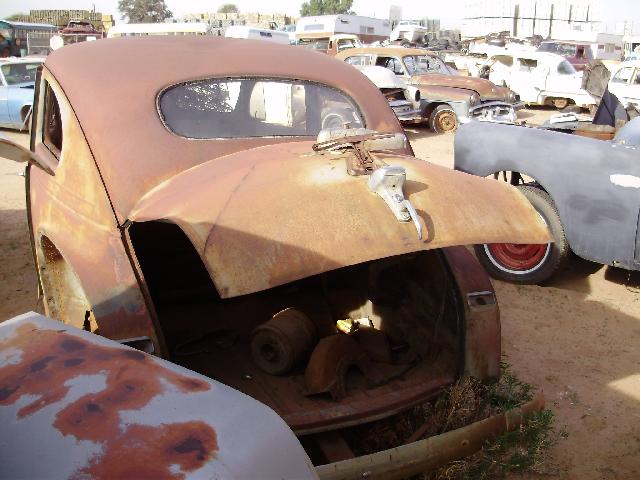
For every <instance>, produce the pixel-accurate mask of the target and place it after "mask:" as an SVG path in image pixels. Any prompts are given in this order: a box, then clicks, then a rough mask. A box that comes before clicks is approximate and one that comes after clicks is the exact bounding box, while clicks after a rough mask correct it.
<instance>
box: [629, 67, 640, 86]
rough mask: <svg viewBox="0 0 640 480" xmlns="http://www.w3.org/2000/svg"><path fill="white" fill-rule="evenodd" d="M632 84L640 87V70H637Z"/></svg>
mask: <svg viewBox="0 0 640 480" xmlns="http://www.w3.org/2000/svg"><path fill="white" fill-rule="evenodd" d="M631 83H633V84H634V85H640V68H636V71H635V75H634V76H633V80H631Z"/></svg>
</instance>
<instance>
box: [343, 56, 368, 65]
mask: <svg viewBox="0 0 640 480" xmlns="http://www.w3.org/2000/svg"><path fill="white" fill-rule="evenodd" d="M345 61H346V62H347V63H348V64H349V65H357V66H359V67H365V66H367V65H371V58H370V57H369V56H367V55H356V56H354V57H347V59H346V60H345Z"/></svg>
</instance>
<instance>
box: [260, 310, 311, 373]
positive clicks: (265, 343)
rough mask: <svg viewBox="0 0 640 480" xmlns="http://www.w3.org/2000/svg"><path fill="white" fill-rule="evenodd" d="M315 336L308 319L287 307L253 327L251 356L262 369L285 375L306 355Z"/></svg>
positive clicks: (306, 356)
mask: <svg viewBox="0 0 640 480" xmlns="http://www.w3.org/2000/svg"><path fill="white" fill-rule="evenodd" d="M317 340H318V335H317V332H316V327H315V325H314V324H313V322H312V321H311V319H310V318H309V317H308V316H306V315H305V314H304V313H303V312H301V311H300V310H298V309H296V308H286V309H284V310H282V311H281V312H278V313H276V314H275V315H274V316H273V317H271V320H269V321H267V322H265V323H263V324H262V325H260V326H259V327H256V329H255V330H254V331H253V334H252V337H251V356H252V358H253V361H254V362H255V363H256V365H257V366H258V367H260V369H262V370H264V371H265V372H267V373H270V374H272V375H284V374H286V373H288V372H290V371H291V369H293V367H294V366H295V365H296V364H298V363H299V362H301V361H302V360H304V359H306V358H308V356H309V354H310V353H311V350H313V347H314V346H315V344H316V343H317Z"/></svg>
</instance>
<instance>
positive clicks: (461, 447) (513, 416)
mask: <svg viewBox="0 0 640 480" xmlns="http://www.w3.org/2000/svg"><path fill="white" fill-rule="evenodd" d="M543 408H544V395H543V393H542V391H539V392H537V393H536V395H535V397H534V398H533V399H532V400H530V401H529V402H527V403H524V404H522V405H521V406H520V407H516V408H513V409H511V410H507V411H506V412H504V413H502V414H499V415H494V416H492V417H489V418H487V419H484V420H480V421H479V422H475V423H472V424H471V425H467V426H466V427H462V428H458V429H456V430H452V431H450V432H446V433H442V434H440V435H436V436H433V437H429V438H426V439H424V440H420V441H418V442H414V443H411V444H409V445H403V446H401V447H397V448H392V449H389V450H384V451H382V452H376V453H373V454H371V455H364V456H362V457H357V458H354V459H349V460H343V461H340V462H335V463H331V464H329V465H321V466H319V467H316V469H317V471H318V474H319V476H320V478H321V479H322V480H352V479H353V480H355V479H361V478H367V479H381V480H392V479H403V478H409V477H412V476H414V475H417V474H420V473H424V472H429V471H432V470H435V469H436V468H438V467H440V466H442V465H446V464H447V463H448V462H451V461H454V460H458V459H461V458H464V457H466V456H468V455H471V454H472V453H474V452H476V451H478V450H479V449H480V448H481V447H482V445H483V444H484V443H485V441H486V440H488V439H491V438H495V437H496V436H498V435H500V434H502V433H504V432H509V431H512V430H515V429H516V428H518V427H520V425H522V424H523V423H525V422H526V421H527V417H529V416H530V415H531V414H532V413H534V412H538V411H540V410H542V409H543Z"/></svg>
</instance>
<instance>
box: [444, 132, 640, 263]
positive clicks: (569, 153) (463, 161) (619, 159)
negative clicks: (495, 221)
mask: <svg viewBox="0 0 640 480" xmlns="http://www.w3.org/2000/svg"><path fill="white" fill-rule="evenodd" d="M454 148H455V161H454V165H455V169H456V170H460V171H463V172H467V173H471V174H473V175H478V176H482V177H485V176H488V175H491V174H493V173H495V172H499V171H503V170H507V171H515V172H520V173H522V174H525V175H528V176H530V177H533V178H534V179H535V180H536V181H537V182H538V183H539V184H540V185H541V186H542V187H543V188H544V189H545V190H546V191H547V192H548V193H549V195H551V197H552V198H553V200H554V202H555V204H556V207H557V209H558V212H559V213H560V218H561V220H562V224H563V226H564V228H565V233H566V236H567V239H568V241H569V245H570V246H571V249H572V250H573V251H574V252H575V253H576V254H577V255H579V256H580V257H583V258H585V259H588V260H592V261H595V262H599V263H603V264H607V265H614V264H615V265H616V266H620V267H622V268H626V269H630V270H638V269H640V232H639V231H638V230H639V226H640V225H639V224H640V185H639V184H640V149H638V148H637V147H631V146H625V145H620V144H615V143H613V142H607V141H602V140H595V139H591V138H586V137H578V136H573V135H568V134H565V133H559V132H553V131H549V130H541V129H537V128H528V127H522V126H514V125H500V124H491V123H482V122H473V123H470V124H467V125H464V126H462V127H461V128H460V129H459V130H458V132H457V133H456V138H455V147H454Z"/></svg>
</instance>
